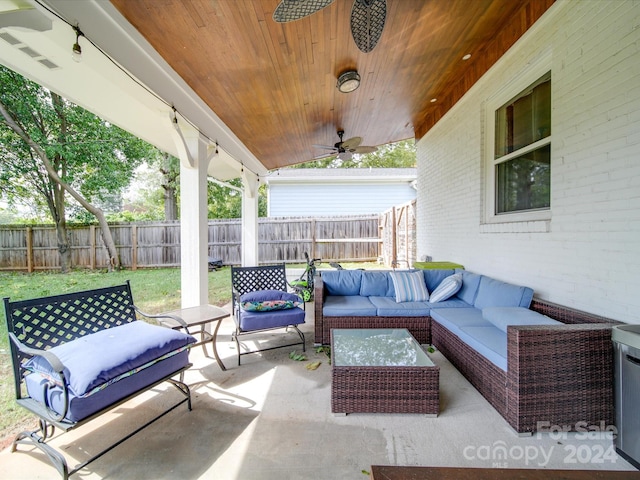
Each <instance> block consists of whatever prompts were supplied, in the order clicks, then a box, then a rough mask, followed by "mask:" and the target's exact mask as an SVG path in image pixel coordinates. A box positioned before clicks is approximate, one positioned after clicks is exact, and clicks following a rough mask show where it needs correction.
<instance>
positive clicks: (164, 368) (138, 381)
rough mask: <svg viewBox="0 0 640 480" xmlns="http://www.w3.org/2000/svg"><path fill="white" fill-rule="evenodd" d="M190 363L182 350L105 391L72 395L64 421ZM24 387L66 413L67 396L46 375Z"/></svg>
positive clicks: (29, 380) (31, 379)
mask: <svg viewBox="0 0 640 480" xmlns="http://www.w3.org/2000/svg"><path fill="white" fill-rule="evenodd" d="M135 323H138V322H135ZM140 323H142V322H140ZM158 328H164V327H158ZM166 330H167V331H169V329H166ZM188 364H189V351H188V350H182V349H179V350H178V353H176V354H175V355H172V356H169V357H166V358H164V359H163V360H159V361H157V362H153V363H152V364H151V365H150V366H149V367H148V368H145V369H144V370H143V371H141V372H138V373H137V374H136V375H129V376H125V377H123V378H122V379H121V380H119V381H117V382H115V383H111V384H106V385H107V386H106V388H104V389H100V390H97V391H96V393H93V394H92V395H90V396H77V395H75V394H73V393H70V395H69V399H68V405H69V408H68V410H67V415H66V416H65V419H67V420H68V421H71V422H79V421H80V420H83V419H85V418H87V417H89V416H91V415H93V414H94V413H96V412H99V411H100V410H102V409H104V408H106V407H108V406H110V405H113V404H114V403H115V402H118V401H119V400H122V399H123V398H126V397H128V396H129V395H131V394H133V393H135V392H138V391H141V390H144V389H145V388H147V387H148V386H149V385H153V384H154V383H156V382H158V381H160V380H162V379H163V378H165V377H166V376H168V375H171V374H172V373H174V372H178V371H180V370H181V369H183V368H184V367H186V366H187V365H188ZM25 385H26V386H27V392H28V393H29V396H30V397H31V398H33V399H34V400H36V401H38V402H40V403H43V404H46V405H49V406H50V408H51V409H52V410H53V411H55V412H57V413H58V414H60V413H62V412H63V411H64V407H65V405H64V394H63V389H62V387H61V386H58V385H55V384H52V383H51V382H50V381H49V379H48V378H47V377H46V376H44V375H41V374H39V373H32V374H30V375H27V376H26V377H25ZM45 395H46V397H45Z"/></svg>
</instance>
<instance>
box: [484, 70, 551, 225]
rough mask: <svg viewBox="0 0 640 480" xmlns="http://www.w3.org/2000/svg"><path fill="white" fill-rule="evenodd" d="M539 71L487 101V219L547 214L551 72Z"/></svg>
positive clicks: (545, 216)
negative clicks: (542, 73)
mask: <svg viewBox="0 0 640 480" xmlns="http://www.w3.org/2000/svg"><path fill="white" fill-rule="evenodd" d="M537 71H538V72H540V70H539V69H538V70H537ZM542 71H544V70H542ZM533 73H535V72H533ZM539 75H540V73H538V74H537V75H536V76H533V78H532V75H528V76H526V77H524V78H520V80H519V82H516V83H517V85H515V86H514V85H512V86H511V88H507V89H505V90H506V91H503V92H501V93H502V94H501V95H500V96H499V97H496V98H494V99H492V100H491V101H489V102H488V104H487V112H486V113H487V117H486V118H487V126H488V128H487V137H486V140H487V147H488V149H487V180H488V181H487V185H486V189H487V190H486V194H487V195H486V199H487V200H486V212H487V215H486V219H487V221H488V222H493V223H500V222H513V221H528V220H544V219H548V218H550V208H551V72H547V73H545V74H544V75H542V76H539ZM536 77H537V80H535V81H534V82H532V83H531V80H532V79H536ZM526 78H529V81H528V82H527V83H524V82H525V81H526ZM518 85H519V86H518ZM523 85H526V88H522V86H523ZM515 88H517V90H515ZM509 92H511V94H510V95H509ZM514 93H515V95H514ZM505 97H506V99H507V101H506V102H505V101H504V99H505ZM500 98H502V101H500Z"/></svg>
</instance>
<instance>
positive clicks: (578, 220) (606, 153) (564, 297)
mask: <svg viewBox="0 0 640 480" xmlns="http://www.w3.org/2000/svg"><path fill="white" fill-rule="evenodd" d="M547 51H550V52H551V62H552V68H551V74H552V132H553V136H552V146H551V148H552V160H551V211H552V218H551V221H550V222H547V223H540V222H537V223H526V224H523V223H518V224H501V225H483V224H482V223H483V218H484V215H483V208H484V207H483V195H484V187H483V182H484V172H483V170H484V169H483V160H484V158H483V157H484V154H483V145H484V138H483V137H482V133H483V132H482V129H483V121H484V120H483V119H484V111H483V103H484V102H485V101H487V99H489V98H491V97H492V96H493V95H494V94H495V93H496V89H499V88H502V87H503V86H504V85H505V84H508V83H509V82H510V81H512V80H513V79H515V78H516V77H517V76H518V75H520V74H522V72H524V71H526V68H527V64H528V63H529V62H531V61H532V60H534V59H536V58H537V57H539V56H540V55H542V54H543V53H544V52H547ZM417 153H418V200H417V209H418V232H417V240H418V252H417V253H418V258H420V257H421V256H423V255H430V256H432V257H433V258H434V260H451V261H455V262H459V263H462V264H464V265H465V267H466V268H467V269H468V270H472V271H476V272H479V273H485V274H488V275H491V276H493V277H496V278H500V279H502V280H506V281H510V282H514V283H518V284H521V285H527V286H530V287H532V288H533V289H534V290H535V292H536V295H537V296H539V297H541V298H546V299H549V300H551V301H554V302H558V303H561V304H564V305H569V306H573V307H576V308H580V309H582V310H586V311H590V312H593V313H597V314H601V315H606V316H609V317H611V318H614V319H618V320H622V321H626V322H630V323H640V293H639V292H640V2H639V1H637V0H598V1H595V0H558V1H557V2H556V4H554V6H552V7H551V9H550V10H549V11H548V12H547V13H546V14H545V15H544V16H543V18H542V19H541V20H540V21H539V22H538V23H537V24H536V25H534V26H533V28H532V29H531V30H530V31H529V32H527V34H525V36H523V38H521V39H520V40H519V41H518V42H517V43H516V45H514V47H513V48H512V49H511V50H510V51H509V52H507V54H506V55H505V56H504V57H503V58H502V59H501V60H500V62H498V63H497V64H496V65H495V66H494V67H493V68H492V69H491V70H490V71H489V72H488V73H487V74H486V75H485V76H484V77H483V78H482V79H481V80H480V81H479V82H478V83H477V84H476V85H475V86H474V87H473V88H472V89H471V90H470V91H469V92H468V93H467V94H466V95H465V96H464V98H463V99H462V100H461V101H460V102H459V103H458V104H457V105H456V106H455V107H454V108H453V109H452V110H451V111H450V112H449V113H448V114H447V115H446V116H445V117H444V118H443V119H442V120H441V121H440V122H439V123H438V124H437V125H436V126H435V127H434V128H433V129H432V130H431V131H430V132H429V133H427V135H425V136H424V137H423V138H422V139H421V140H420V142H419V143H418V144H417Z"/></svg>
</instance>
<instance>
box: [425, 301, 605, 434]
mask: <svg viewBox="0 0 640 480" xmlns="http://www.w3.org/2000/svg"><path fill="white" fill-rule="evenodd" d="M531 309H532V310H535V311H538V312H540V313H542V314H544V315H548V316H550V317H552V318H554V319H555V320H558V321H560V322H563V323H565V324H566V325H554V326H548V325H536V326H521V327H509V331H508V335H507V356H508V359H507V360H508V370H507V372H504V371H503V370H501V369H500V368H498V367H496V366H495V365H494V364H492V363H491V362H489V361H488V360H486V359H485V358H484V357H482V356H481V355H478V354H477V353H476V352H475V350H473V349H472V348H470V347H469V346H468V345H467V344H465V343H464V342H462V341H461V340H460V339H459V338H458V337H457V336H456V335H454V334H452V333H451V332H450V331H449V330H447V329H446V328H444V327H442V326H441V325H440V324H439V323H438V322H436V321H434V320H433V319H431V323H432V325H431V333H432V341H433V344H434V345H435V346H436V347H437V348H438V349H439V350H440V351H441V352H442V353H443V354H444V356H445V357H447V359H448V360H449V361H450V362H451V363H452V364H453V365H454V366H455V367H456V368H457V369H458V370H459V371H460V372H461V373H462V374H463V375H464V376H465V377H466V378H467V379H468V380H469V381H470V382H471V384H472V385H473V386H474V387H476V389H478V391H479V392H480V393H481V394H482V395H483V396H484V397H485V398H486V399H487V400H488V401H489V403H491V405H493V407H494V408H495V409H496V410H497V411H498V412H499V413H500V414H501V415H502V416H503V417H504V418H505V419H506V420H507V422H509V424H510V425H511V426H512V427H513V428H514V429H515V430H516V431H517V432H518V433H530V432H535V431H537V430H538V429H539V423H538V422H545V424H546V425H547V426H549V425H562V426H563V427H564V428H567V429H571V430H575V429H576V428H577V426H579V425H596V426H600V425H602V422H604V425H612V424H613V422H614V418H613V417H614V412H613V346H612V343H611V326H612V325H614V324H616V323H618V322H615V321H612V320H610V319H607V318H605V317H601V316H598V315H593V314H590V313H586V312H582V311H580V310H576V309H572V308H567V307H564V306H562V305H557V304H554V303H551V302H547V301H543V300H539V299H534V300H533V302H532V305H531ZM579 422H580V423H579Z"/></svg>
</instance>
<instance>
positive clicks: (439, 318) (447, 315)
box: [431, 300, 495, 336]
mask: <svg viewBox="0 0 640 480" xmlns="http://www.w3.org/2000/svg"><path fill="white" fill-rule="evenodd" d="M448 301H449V300H447V302H448ZM443 303H444V302H443ZM436 305H438V308H432V309H431V318H433V319H434V321H436V322H438V323H439V324H440V325H442V326H443V327H445V328H447V329H448V330H449V331H450V332H451V333H454V334H456V335H458V336H460V332H461V330H460V329H461V328H462V327H494V328H495V326H494V325H493V324H492V323H491V322H489V321H488V320H486V319H485V318H483V317H482V310H480V309H477V308H473V307H467V308H440V305H441V304H439V303H437V304H436Z"/></svg>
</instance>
